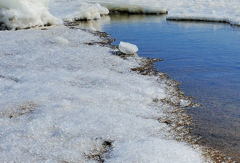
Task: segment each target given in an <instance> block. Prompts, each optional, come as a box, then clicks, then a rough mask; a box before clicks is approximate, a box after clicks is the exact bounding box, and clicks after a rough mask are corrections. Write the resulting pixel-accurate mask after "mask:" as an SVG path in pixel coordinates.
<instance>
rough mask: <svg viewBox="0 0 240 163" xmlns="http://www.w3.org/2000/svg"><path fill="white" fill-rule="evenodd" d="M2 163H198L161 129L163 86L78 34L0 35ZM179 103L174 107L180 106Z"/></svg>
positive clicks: (132, 61)
mask: <svg viewBox="0 0 240 163" xmlns="http://www.w3.org/2000/svg"><path fill="white" fill-rule="evenodd" d="M0 39H1V40H7V41H2V42H1V43H0V49H1V50H0V51H1V52H0V59H1V64H0V162H97V160H98V161H99V159H104V160H105V161H106V162H125V161H126V162H149V161H150V162H171V161H172V162H179V163H181V162H182V163H192V162H196V163H198V162H202V161H203V159H202V157H201V155H200V153H199V151H198V150H196V149H193V148H192V147H190V146H189V145H187V144H185V143H179V142H177V141H175V140H171V137H169V136H170V135H169V134H168V131H169V129H170V128H169V126H167V125H166V124H165V123H160V122H159V121H158V119H159V118H161V117H165V116H166V113H164V110H166V109H167V110H169V109H171V108H172V106H171V105H167V104H163V103H161V102H160V101H159V102H158V103H157V102H153V99H165V98H174V99H175V100H177V98H176V97H173V95H172V94H170V93H169V92H171V87H169V86H168V85H167V84H166V83H165V81H163V80H162V81H161V80H159V81H157V79H158V78H157V77H154V76H142V75H139V74H137V73H135V72H132V71H130V69H131V68H133V67H138V66H140V61H139V58H135V57H131V58H129V59H121V58H120V57H117V56H114V55H111V53H110V51H111V49H109V48H107V47H101V46H98V45H94V46H89V45H87V44H86V43H87V42H90V41H94V42H98V41H101V40H100V39H99V38H98V37H95V36H93V35H92V34H89V33H86V32H83V31H82V30H79V29H69V28H67V27H63V26H59V27H52V28H49V29H48V30H32V29H30V30H19V31H16V32H13V31H4V32H0ZM178 100H180V99H178Z"/></svg>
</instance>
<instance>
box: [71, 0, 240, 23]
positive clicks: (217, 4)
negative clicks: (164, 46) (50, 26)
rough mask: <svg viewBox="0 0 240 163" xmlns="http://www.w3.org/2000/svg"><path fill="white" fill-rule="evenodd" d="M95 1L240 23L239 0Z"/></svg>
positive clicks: (114, 6) (134, 10)
mask: <svg viewBox="0 0 240 163" xmlns="http://www.w3.org/2000/svg"><path fill="white" fill-rule="evenodd" d="M73 1H79V0H73ZM83 1H85V2H91V1H92V0H83ZM94 2H98V3H100V4H102V5H104V6H107V7H108V8H109V10H110V11H118V12H127V13H141V14H143V13H159V14H160V13H167V12H168V14H169V15H168V19H172V20H197V21H199V20H201V21H214V22H216V21H217V22H227V23H230V24H234V25H240V18H239V17H240V1H239V0H128V1H123V0H95V1H94Z"/></svg>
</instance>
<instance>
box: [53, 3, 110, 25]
mask: <svg viewBox="0 0 240 163" xmlns="http://www.w3.org/2000/svg"><path fill="white" fill-rule="evenodd" d="M50 11H51V13H53V14H54V15H56V16H57V17H59V18H61V19H63V20H65V21H76V20H94V19H100V18H101V17H103V16H105V15H108V14H109V10H108V9H107V8H106V7H103V6H101V5H100V4H98V3H84V2H82V1H71V2H69V1H59V0H55V1H52V2H51V7H50Z"/></svg>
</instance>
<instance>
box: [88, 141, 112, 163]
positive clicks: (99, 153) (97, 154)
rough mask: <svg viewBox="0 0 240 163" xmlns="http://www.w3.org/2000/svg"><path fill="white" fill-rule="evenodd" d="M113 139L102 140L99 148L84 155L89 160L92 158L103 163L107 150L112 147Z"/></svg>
mask: <svg viewBox="0 0 240 163" xmlns="http://www.w3.org/2000/svg"><path fill="white" fill-rule="evenodd" d="M112 144H113V141H111V140H104V141H103V142H102V146H101V148H100V149H95V150H92V151H91V152H90V153H89V154H85V157H86V158H87V159H89V160H94V161H97V162H99V163H104V162H105V159H106V158H107V154H108V152H109V151H110V150H111V149H112Z"/></svg>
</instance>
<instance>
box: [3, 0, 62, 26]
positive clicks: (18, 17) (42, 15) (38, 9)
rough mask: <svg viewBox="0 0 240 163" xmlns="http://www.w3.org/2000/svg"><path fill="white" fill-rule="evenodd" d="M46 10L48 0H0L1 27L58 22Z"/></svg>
mask: <svg viewBox="0 0 240 163" xmlns="http://www.w3.org/2000/svg"><path fill="white" fill-rule="evenodd" d="M60 23H61V20H59V19H57V18H56V17H54V16H53V15H51V13H49V11H48V0H0V24H2V26H3V28H10V29H15V28H27V27H34V26H43V25H52V24H60Z"/></svg>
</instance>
